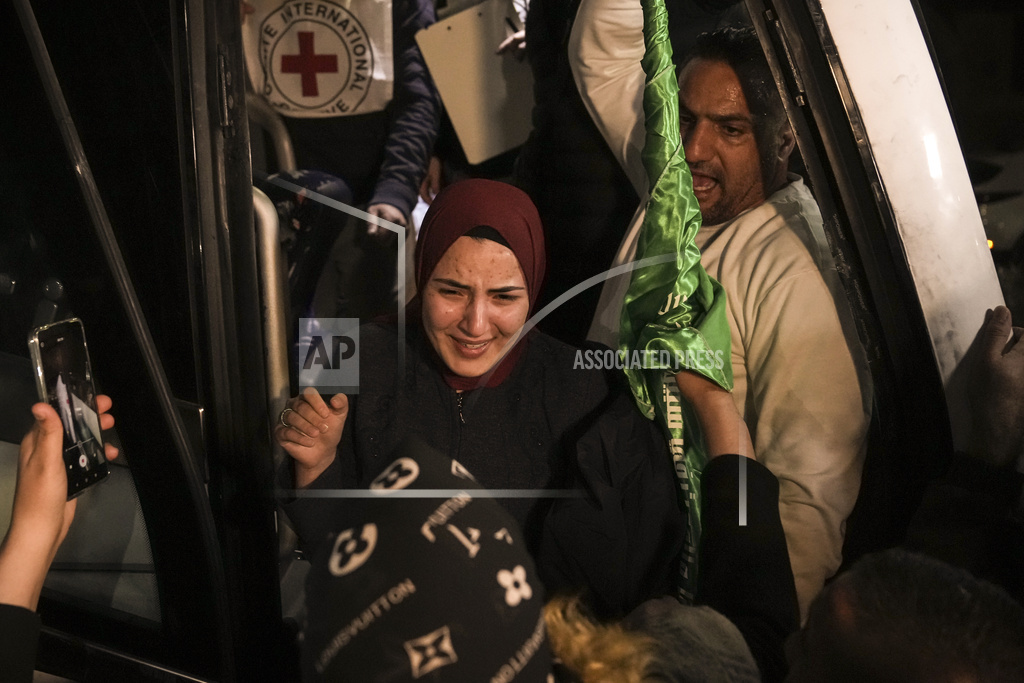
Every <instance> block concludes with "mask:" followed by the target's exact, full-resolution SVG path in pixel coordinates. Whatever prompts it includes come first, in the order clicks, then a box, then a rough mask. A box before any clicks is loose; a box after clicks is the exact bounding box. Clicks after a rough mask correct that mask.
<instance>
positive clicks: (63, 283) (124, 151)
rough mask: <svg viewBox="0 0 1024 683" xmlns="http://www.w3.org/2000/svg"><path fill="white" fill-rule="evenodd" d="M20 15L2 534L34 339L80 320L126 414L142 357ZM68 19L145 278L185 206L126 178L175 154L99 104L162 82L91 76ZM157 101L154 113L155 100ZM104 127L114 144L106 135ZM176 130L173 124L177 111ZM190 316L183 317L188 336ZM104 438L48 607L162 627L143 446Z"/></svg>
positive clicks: (79, 98) (23, 425) (4, 321)
mask: <svg viewBox="0 0 1024 683" xmlns="http://www.w3.org/2000/svg"><path fill="white" fill-rule="evenodd" d="M6 13H7V12H5V15H6ZM10 14H11V15H12V16H10V17H9V18H8V17H6V16H5V20H6V21H8V22H9V25H11V26H13V27H17V28H18V29H19V30H16V31H13V32H12V33H14V34H16V35H17V39H13V40H11V41H5V43H7V46H6V47H5V55H6V58H5V62H6V63H9V64H11V63H13V64H19V65H23V67H24V73H23V74H22V76H21V77H20V78H18V79H12V81H11V84H10V85H11V87H12V89H13V91H12V93H11V99H10V100H9V103H11V106H9V107H7V114H8V116H9V117H11V119H12V123H11V124H10V128H9V130H11V131H14V130H18V131H21V133H20V134H18V135H5V136H4V143H3V149H4V154H3V155H2V157H0V158H2V160H3V161H2V169H0V174H2V175H0V178H2V180H3V182H2V183H0V197H2V201H3V204H4V206H5V207H6V217H5V228H4V231H3V233H0V283H2V285H0V386H2V387H3V388H4V394H5V396H4V407H5V409H4V410H3V411H2V413H0V528H2V529H4V530H6V528H7V526H8V525H9V523H10V510H11V501H12V498H13V494H14V482H15V479H16V472H17V456H18V442H19V441H20V439H21V436H22V435H23V434H24V433H25V432H26V431H27V429H28V427H29V426H30V425H31V421H32V419H31V415H30V413H29V406H30V405H31V404H32V403H34V402H35V401H36V400H38V398H37V394H36V387H35V383H34V366H33V364H32V362H31V361H30V359H29V353H28V346H27V339H28V336H29V333H30V331H31V330H32V329H33V328H34V327H37V326H40V325H44V324H48V323H52V322H54V321H58V320H62V319H66V318H69V317H72V316H77V317H79V318H81V319H82V321H83V323H84V326H85V333H86V339H87V340H88V347H89V351H90V354H91V357H92V368H93V374H94V377H95V381H96V385H97V390H98V391H99V392H101V393H110V394H113V395H114V400H115V414H118V413H121V412H122V411H120V410H118V409H125V408H127V406H126V405H125V403H130V402H131V400H132V396H131V394H130V393H128V392H123V391H118V387H119V386H121V385H122V384H124V385H130V384H131V383H132V381H133V378H132V375H133V374H134V373H137V372H140V371H141V367H140V366H138V365H134V359H133V358H132V355H130V354H127V353H125V346H126V341H128V340H129V339H130V331H129V330H128V329H126V328H125V325H124V320H123V315H121V314H120V303H119V301H118V297H117V293H116V289H115V287H114V286H113V281H112V279H111V276H110V272H109V269H108V267H107V264H106V261H105V259H104V256H103V253H102V251H101V247H100V244H99V242H98V241H97V239H96V237H95V234H94V230H93V227H92V223H91V220H90V217H89V214H88V212H87V210H86V207H85V204H84V202H83V200H82V198H81V193H80V191H79V189H78V187H77V185H76V182H75V177H74V173H73V169H72V167H71V164H70V162H69V161H68V156H67V153H66V152H65V150H64V147H63V143H62V141H61V137H60V134H59V131H58V128H57V126H56V124H55V123H54V118H53V115H52V113H51V112H50V109H49V105H48V104H47V101H46V99H45V96H44V91H43V88H42V85H41V81H40V79H39V77H38V76H37V74H36V72H35V68H34V66H33V64H32V61H31V58H30V57H29V56H28V51H27V43H26V42H25V39H24V37H23V36H21V33H20V24H19V22H18V20H17V18H16V17H14V16H13V12H10ZM66 19H68V18H67V17H63V18H62V19H58V18H56V17H55V16H54V13H45V12H43V13H41V17H40V20H41V21H40V23H41V28H42V29H43V31H44V37H48V38H49V40H48V43H49V45H50V46H52V49H51V56H52V58H53V61H54V65H55V67H56V68H57V70H58V73H59V74H63V81H64V82H66V83H69V84H71V87H69V88H67V92H66V95H67V98H68V102H69V106H70V107H71V109H72V113H73V116H74V115H76V114H77V120H78V121H80V126H81V128H80V130H81V131H82V132H83V135H82V137H83V143H84V145H85V147H86V148H87V154H89V156H90V158H91V159H93V160H94V161H93V163H94V164H95V166H94V168H95V170H96V177H97V180H98V182H99V184H100V185H101V192H102V193H103V194H104V198H105V200H106V205H107V206H108V207H110V214H111V217H112V222H113V224H114V225H115V226H116V227H115V230H117V232H118V233H119V237H120V238H121V239H120V242H121V244H122V245H123V246H124V249H125V252H126V255H127V257H128V259H129V261H130V262H131V267H134V269H135V271H136V272H137V273H138V274H139V275H140V280H144V278H143V277H142V275H143V273H145V272H146V271H147V270H148V269H151V268H152V267H153V263H154V260H153V254H152V251H153V250H156V249H157V248H161V247H160V244H159V242H158V240H157V239H156V237H157V236H158V235H160V234H161V232H163V231H164V230H163V229H164V227H165V225H166V223H167V222H168V221H170V220H173V216H174V213H173V211H170V209H169V208H168V205H167V204H164V205H163V206H160V203H161V201H162V200H161V199H160V198H161V197H163V198H164V199H166V198H168V197H169V199H170V200H171V202H172V203H173V201H174V199H175V197H174V194H175V193H173V192H171V193H164V192H163V191H162V188H161V191H160V192H157V189H158V188H157V187H155V186H156V185H157V184H159V182H160V180H159V179H158V178H156V177H154V176H153V175H151V174H150V173H148V172H142V171H140V172H139V173H137V174H136V175H137V180H138V182H137V184H136V185H134V186H126V185H125V184H124V183H123V182H122V181H121V177H120V171H121V170H123V169H124V168H125V167H131V168H138V169H145V168H146V167H147V161H148V159H149V158H150V157H151V156H152V155H157V154H163V153H165V152H164V151H163V150H162V149H161V146H162V145H164V144H166V142H167V140H165V139H163V138H161V136H160V134H159V132H158V129H155V128H144V127H142V126H140V125H139V124H138V121H137V120H133V118H132V117H131V116H129V113H128V111H110V110H109V109H108V110H107V111H102V112H101V111H99V110H98V108H97V107H95V106H94V104H95V102H96V100H94V99H93V98H94V97H95V96H96V95H97V94H98V93H104V94H105V95H106V96H107V97H108V98H110V101H117V102H121V103H123V104H124V105H125V106H128V105H129V104H131V103H134V104H135V105H139V106H142V107H145V106H147V104H146V102H147V98H146V97H144V95H143V94H142V92H143V91H144V90H145V88H144V85H143V84H144V82H145V80H146V79H149V78H151V76H147V77H146V79H143V78H142V74H141V73H139V74H135V76H136V78H134V79H127V81H122V80H120V79H118V78H113V77H111V74H110V72H109V71H108V70H106V69H105V65H102V64H95V63H94V64H92V65H91V66H92V69H91V70H89V71H88V74H87V76H85V77H84V78H82V79H80V78H79V77H80V76H81V75H82V73H83V70H82V69H81V68H80V65H76V63H75V60H76V56H75V54H74V53H73V52H72V48H71V47H70V46H67V47H64V48H63V49H62V48H61V47H60V45H61V41H58V40H54V39H53V38H52V37H53V36H54V35H59V33H57V31H59V30H60V26H59V23H60V21H62V20H66ZM137 39H138V40H140V41H145V40H152V39H153V38H152V37H149V38H141V37H139V38H137ZM126 49H128V48H127V46H126ZM121 88H123V89H125V90H129V89H139V90H140V91H138V92H136V93H135V94H134V95H133V96H132V97H130V98H129V97H124V98H123V99H122V97H121V96H120V93H118V92H116V91H117V90H118V89H121ZM14 103H16V105H15V104H14ZM148 104H149V106H152V105H153V103H152V100H151V99H150V101H149V103H148ZM103 120H106V121H108V122H109V125H110V127H111V128H112V129H113V130H114V131H116V134H110V132H109V131H108V132H105V131H104V130H103V129H102V126H98V125H96V124H97V123H98V122H101V121H103ZM170 121H171V124H172V126H173V121H174V117H173V108H171V110H170ZM171 131H172V136H171V138H170V143H171V144H172V145H174V147H172V150H173V153H175V154H176V150H175V147H176V142H175V140H174V137H173V127H172V128H171ZM101 150H102V153H101ZM90 152H91V154H90ZM172 205H173V204H172ZM161 213H163V214H164V218H163V219H162V220H161V219H160V215H161ZM178 213H180V208H179V209H178ZM162 248H164V249H166V247H162ZM170 282H171V281H169V280H168V281H166V282H165V283H161V285H160V286H155V284H154V283H150V286H148V287H144V288H141V291H143V292H144V294H145V295H144V296H143V298H144V300H145V303H144V306H145V307H147V308H150V309H151V310H159V308H160V304H159V303H158V302H159V301H160V300H161V299H162V298H163V297H165V296H167V295H168V294H169V292H170V290H172V289H173V285H171V284H170ZM147 295H148V296H147ZM154 318H155V319H156V326H157V328H159V331H161V332H162V331H165V330H168V329H174V328H176V327H177V325H178V324H179V323H180V320H179V321H174V320H173V318H174V313H173V310H171V311H166V312H165V313H164V314H163V315H158V316H154ZM187 320H188V318H187V311H185V321H186V326H185V328H184V329H185V331H186V332H187V330H188V327H187ZM176 337H178V338H177V339H176ZM160 338H161V340H162V341H164V342H166V343H167V344H168V345H169V346H179V347H180V335H176V334H168V335H163V336H161V337H160ZM187 340H188V338H187V336H186V337H185V341H187ZM169 352H170V349H169ZM133 365H134V367H132V366H133ZM134 381H135V382H138V380H137V379H135V380H134ZM177 383H178V385H179V387H180V389H181V391H182V392H183V394H184V395H186V396H188V395H192V396H194V391H195V389H194V378H192V377H190V376H189V375H188V374H187V373H182V374H181V375H180V376H179V377H178V381H177ZM122 414H127V413H126V412H124V413H122ZM105 439H106V440H108V441H113V442H114V443H115V444H117V445H119V446H120V449H121V454H120V456H119V457H118V459H117V460H116V461H114V462H112V463H111V464H110V473H109V476H108V477H107V478H106V480H105V481H103V482H102V483H100V484H98V485H96V486H94V487H91V488H90V489H88V490H87V491H86V492H85V493H83V494H82V495H81V496H80V498H79V502H78V506H77V513H76V518H75V520H74V524H73V525H72V527H71V530H70V532H69V535H68V537H67V539H66V541H65V542H64V544H63V545H62V547H61V548H60V550H59V551H58V553H57V556H56V558H55V561H54V563H53V565H52V569H51V571H50V573H49V574H48V576H47V580H46V583H45V588H44V594H43V598H44V600H43V603H41V608H40V609H41V612H42V613H43V614H44V619H45V617H46V615H47V613H48V610H49V609H50V608H49V607H48V605H55V604H74V605H78V606H81V607H82V608H83V609H84V610H86V611H87V612H89V613H92V614H95V615H99V616H101V617H103V618H109V619H112V620H115V621H122V622H128V621H130V622H131V623H133V624H136V625H138V624H149V625H150V628H152V629H155V628H157V624H159V622H160V621H161V618H162V614H161V608H160V602H159V595H158V590H157V579H156V574H155V570H154V564H153V554H152V551H151V548H150V542H149V534H148V532H147V527H146V523H145V518H144V515H143V513H142V508H141V506H140V503H139V496H138V493H137V491H136V485H135V480H134V477H133V466H134V463H135V456H136V453H137V450H138V449H140V448H142V444H140V443H139V442H138V441H133V440H129V439H121V438H120V437H119V434H118V433H116V432H115V431H112V432H110V433H107V434H105ZM48 623H52V622H48ZM101 639H102V638H101Z"/></svg>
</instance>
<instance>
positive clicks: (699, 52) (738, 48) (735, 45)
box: [679, 26, 788, 174]
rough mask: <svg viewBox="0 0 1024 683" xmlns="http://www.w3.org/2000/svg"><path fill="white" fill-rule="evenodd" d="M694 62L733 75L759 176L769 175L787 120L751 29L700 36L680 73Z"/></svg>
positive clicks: (729, 28)
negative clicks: (716, 65) (749, 120)
mask: <svg viewBox="0 0 1024 683" xmlns="http://www.w3.org/2000/svg"><path fill="white" fill-rule="evenodd" d="M695 59H706V60H709V61H715V62H725V63H726V64H728V65H729V66H730V67H731V68H732V70H733V71H734V72H736V77H737V78H738V79H739V82H740V87H742V88H743V96H744V97H745V98H746V100H747V107H748V108H749V109H750V114H751V116H752V117H753V119H754V139H755V140H756V141H757V150H758V156H759V157H760V159H761V170H762V173H765V174H769V173H771V172H772V170H773V169H774V168H775V163H776V160H775V155H776V151H777V145H776V143H777V140H778V137H779V134H780V133H781V132H782V131H783V129H784V127H785V126H786V125H788V119H787V118H786V110H785V108H784V107H783V106H782V99H781V98H780V97H779V91H778V89H777V88H776V87H775V78H774V77H773V76H772V70H771V68H770V67H769V66H768V60H766V59H765V57H764V52H763V51H762V50H761V42H760V41H759V40H758V38H757V33H756V32H755V31H754V29H753V27H751V26H726V27H724V28H720V29H716V30H715V31H711V32H710V33H702V34H701V35H700V36H698V37H697V40H696V41H695V42H694V44H693V48H692V49H691V50H690V52H689V53H688V54H687V55H686V57H684V58H683V61H682V63H681V64H680V65H679V72H680V73H682V69H683V68H684V67H685V66H686V65H687V64H689V63H690V62H692V61H693V60H695Z"/></svg>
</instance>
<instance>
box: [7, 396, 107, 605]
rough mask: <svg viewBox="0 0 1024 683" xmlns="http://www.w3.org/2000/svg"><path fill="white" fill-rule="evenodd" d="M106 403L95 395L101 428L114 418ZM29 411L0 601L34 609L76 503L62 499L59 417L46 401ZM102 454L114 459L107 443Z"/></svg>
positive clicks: (64, 496) (65, 491)
mask: <svg viewBox="0 0 1024 683" xmlns="http://www.w3.org/2000/svg"><path fill="white" fill-rule="evenodd" d="M111 404H112V401H111V400H110V398H109V397H108V396H105V395H102V394H101V395H99V396H97V397H96V407H97V408H98V409H99V413H100V427H101V428H102V429H110V428H111V427H113V426H114V417H113V416H112V415H110V414H109V413H108V412H107V411H109V410H110V407H111ZM32 415H33V416H34V417H35V418H36V422H35V424H34V425H33V426H32V430H31V431H30V432H29V433H28V434H27V435H25V438H24V439H22V441H21V448H20V450H19V452H18V482H17V486H16V488H15V493H14V508H13V511H12V514H11V526H10V528H9V529H8V530H7V536H6V537H5V538H4V541H3V546H2V547H0V603H4V604H8V605H19V606H21V607H26V608H28V609H31V610H34V609H35V608H36V605H37V604H38V602H39V593H40V591H41V590H42V587H43V580H44V579H45V577H46V572H47V570H48V569H49V568H50V563H51V562H53V558H54V556H55V555H56V554H57V548H59V547H60V544H61V543H62V542H63V541H64V537H65V536H67V533H68V528H69V527H70V526H71V520H72V519H73V518H74V516H75V506H76V504H77V501H76V500H68V499H67V497H68V477H67V472H66V467H65V465H64V454H63V451H64V428H63V426H62V425H61V421H60V417H58V415H57V412H56V411H55V410H54V409H53V408H52V407H51V406H50V405H48V404H46V403H36V404H35V405H34V406H32ZM104 453H105V455H106V456H107V459H108V460H113V459H114V458H116V457H117V449H116V448H114V447H113V446H111V445H110V444H104Z"/></svg>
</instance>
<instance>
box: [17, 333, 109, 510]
mask: <svg viewBox="0 0 1024 683" xmlns="http://www.w3.org/2000/svg"><path fill="white" fill-rule="evenodd" d="M28 348H29V352H30V353H31V354H32V360H33V361H34V362H35V365H36V386H37V388H38V389H39V400H41V401H45V402H47V403H49V404H50V405H51V406H53V409H54V410H56V411H57V415H59V416H60V421H61V424H62V425H63V426H64V465H65V467H66V471H67V473H68V500H71V499H72V498H74V497H75V496H77V495H79V494H80V493H82V491H84V490H85V489H86V488H87V487H89V486H92V485H93V484H95V483H97V482H99V481H102V480H103V478H104V477H106V476H107V458H106V456H105V455H104V454H103V437H102V436H101V434H100V416H99V411H98V410H97V409H96V389H95V387H94V386H93V382H92V368H91V367H90V365H89V353H88V351H87V349H86V346H85V328H84V327H82V321H81V320H79V319H78V318H72V319H70V320H62V321H60V322H56V323H53V324H50V325H44V326H43V327H37V328H36V329H34V330H32V333H31V334H30V335H29V339H28Z"/></svg>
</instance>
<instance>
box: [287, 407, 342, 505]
mask: <svg viewBox="0 0 1024 683" xmlns="http://www.w3.org/2000/svg"><path fill="white" fill-rule="evenodd" d="M346 418H348V396H346V395H345V394H335V395H334V397H333V398H331V401H330V403H325V402H324V399H323V397H321V396H320V394H319V392H317V390H316V389H314V388H312V387H307V388H306V389H305V390H304V391H303V392H302V393H301V394H300V395H298V396H296V397H295V398H293V399H291V400H289V401H288V407H286V408H285V409H284V410H283V411H282V412H281V416H280V417H279V418H278V424H277V427H275V428H274V438H275V439H277V442H278V443H279V444H281V447H282V448H284V450H285V451H286V452H287V453H288V455H290V456H291V457H292V459H293V460H294V464H295V487H296V488H300V489H302V488H306V487H307V486H309V485H310V484H311V483H312V482H313V481H314V480H315V479H316V478H317V477H319V476H320V475H321V474H323V471H324V470H326V469H327V467H328V466H329V465H330V464H331V463H332V462H334V457H335V453H336V451H337V449H338V444H339V443H341V433H342V432H343V431H344V429H345V420H346Z"/></svg>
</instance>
